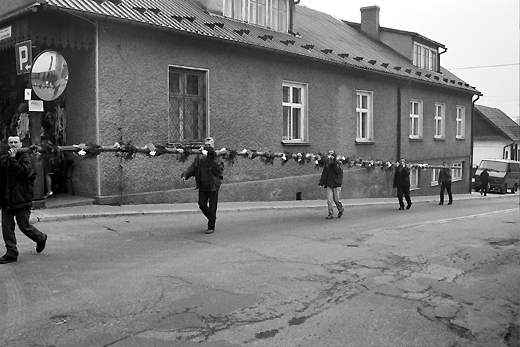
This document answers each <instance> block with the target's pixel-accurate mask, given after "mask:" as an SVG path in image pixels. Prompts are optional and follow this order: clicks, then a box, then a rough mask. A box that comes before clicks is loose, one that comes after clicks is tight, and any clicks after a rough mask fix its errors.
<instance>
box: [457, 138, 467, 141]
mask: <svg viewBox="0 0 520 347" xmlns="http://www.w3.org/2000/svg"><path fill="white" fill-rule="evenodd" d="M455 140H456V141H465V140H466V138H465V137H456V138H455Z"/></svg>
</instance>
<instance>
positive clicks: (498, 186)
mask: <svg viewBox="0 0 520 347" xmlns="http://www.w3.org/2000/svg"><path fill="white" fill-rule="evenodd" d="M484 169H488V172H489V190H490V191H491V190H499V191H500V193H502V194H504V193H506V192H507V190H508V189H511V193H515V192H516V191H517V190H518V185H519V181H520V161H514V160H506V159H482V160H481V161H480V164H479V166H478V169H477V171H476V172H475V176H474V181H473V187H474V189H475V191H477V192H478V191H479V190H480V188H481V187H482V184H481V183H480V173H481V172H482V171H483V170H484Z"/></svg>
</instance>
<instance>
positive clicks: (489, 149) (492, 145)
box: [473, 141, 509, 165]
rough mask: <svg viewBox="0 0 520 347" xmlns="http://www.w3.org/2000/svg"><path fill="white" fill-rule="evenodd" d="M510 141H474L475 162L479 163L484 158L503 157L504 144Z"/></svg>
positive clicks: (475, 163)
mask: <svg viewBox="0 0 520 347" xmlns="http://www.w3.org/2000/svg"><path fill="white" fill-rule="evenodd" d="M508 144H509V143H506V142H500V141H493V142H491V141H485V142H477V141H475V142H474V143H473V164H474V165H478V164H479V163H480V161H481V160H482V159H503V158H502V155H503V150H504V146H507V145H508Z"/></svg>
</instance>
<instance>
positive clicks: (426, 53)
mask: <svg viewBox="0 0 520 347" xmlns="http://www.w3.org/2000/svg"><path fill="white" fill-rule="evenodd" d="M437 55H438V53H437V49H433V48H431V47H428V46H425V45H422V44H420V43H417V42H414V44H413V64H414V65H415V66H417V67H419V68H421V69H426V70H431V71H437V70H438V69H437Z"/></svg>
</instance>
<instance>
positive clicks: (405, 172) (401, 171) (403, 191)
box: [393, 158, 412, 210]
mask: <svg viewBox="0 0 520 347" xmlns="http://www.w3.org/2000/svg"><path fill="white" fill-rule="evenodd" d="M393 186H394V188H397V199H398V200H399V209H400V210H404V202H403V195H404V197H405V199H406V203H407V205H406V209H407V210H408V209H410V207H412V200H411V199H410V168H409V167H408V166H407V165H406V160H405V159H404V158H402V159H401V162H400V164H399V166H398V167H397V168H396V169H395V174H394V185H393Z"/></svg>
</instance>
